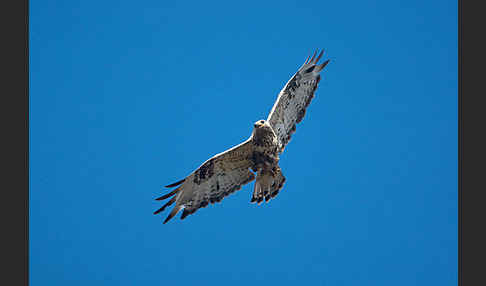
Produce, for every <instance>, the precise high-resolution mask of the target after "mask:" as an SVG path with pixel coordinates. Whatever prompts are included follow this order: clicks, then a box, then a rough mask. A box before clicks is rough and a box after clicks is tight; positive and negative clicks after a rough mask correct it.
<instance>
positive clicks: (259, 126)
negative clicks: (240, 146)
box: [253, 120, 267, 128]
mask: <svg viewBox="0 0 486 286" xmlns="http://www.w3.org/2000/svg"><path fill="white" fill-rule="evenodd" d="M265 123H267V122H266V121H265V120H258V121H257V122H255V123H253V127H255V128H262V127H264V126H265Z"/></svg>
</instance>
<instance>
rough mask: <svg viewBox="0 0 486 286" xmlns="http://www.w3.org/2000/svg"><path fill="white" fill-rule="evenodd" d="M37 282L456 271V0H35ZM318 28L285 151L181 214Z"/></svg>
mask: <svg viewBox="0 0 486 286" xmlns="http://www.w3.org/2000/svg"><path fill="white" fill-rule="evenodd" d="M30 9H31V10H30V76H31V77H30V136H31V137H30V139H31V141H30V178H31V179H30V187H31V188H30V277H31V285H33V286H39V285H52V286H56V285H63V286H64V285H245V286H247V285H252V286H256V285H373V286H376V285H456V284H457V1H410V0H407V1H396V0H391V1H390V0H387V1H385V0H383V1H354V2H353V1H273V2H269V1H239V2H235V1H219V2H214V1H198V2H196V1H193V2H191V1H86V0H85V1H31V3H30ZM316 48H324V49H325V50H326V53H325V57H324V58H330V59H331V63H330V64H329V65H328V66H327V67H326V69H325V71H323V78H322V80H321V83H320V86H319V88H318V90H317V93H316V98H315V99H314V100H313V101H312V104H311V105H310V107H309V109H308V112H307V114H306V117H305V119H304V120H303V121H302V123H301V124H299V125H298V127H297V132H296V133H295V135H294V136H293V138H292V140H291V142H290V144H289V145H288V147H287V149H286V150H285V152H284V153H283V155H282V157H281V167H282V169H283V172H284V174H285V176H286V177H287V182H286V184H285V187H284V189H283V190H282V192H281V193H280V194H279V195H278V196H277V197H276V198H275V199H274V200H272V201H271V202H270V203H269V204H264V205H261V206H256V205H254V204H250V203H249V201H250V198H251V191H252V186H253V185H247V186H245V187H244V188H242V190H241V191H239V192H237V193H235V194H234V195H232V196H230V197H228V198H226V199H224V200H223V202H222V203H220V204H216V205H213V206H211V207H208V208H205V209H202V210H200V211H198V212H197V214H195V215H192V216H190V217H188V218H187V219H185V220H184V221H181V220H180V219H179V218H178V217H177V218H176V219H174V220H172V221H170V223H168V224H166V225H163V224H162V221H163V219H164V217H165V216H166V215H167V211H166V212H164V213H163V214H162V216H154V215H153V212H154V211H155V210H156V209H157V208H158V207H159V206H160V202H156V201H154V198H156V197H157V196H160V195H161V194H163V193H164V192H165V190H164V189H163V188H162V186H164V185H166V184H169V183H172V182H174V181H177V180H178V179H182V178H183V177H184V176H186V175H188V174H189V173H190V172H192V171H193V170H194V168H196V167H198V166H199V165H200V164H201V163H202V162H203V161H205V160H206V159H208V158H209V157H211V156H212V155H214V154H216V153H219V152H221V151H224V150H226V149H228V148H229V147H232V146H234V145H236V144H238V143H240V142H241V141H243V140H244V139H246V138H248V136H249V135H250V133H251V131H252V128H253V126H252V124H253V122H254V121H256V120H258V119H264V118H266V117H267V114H268V112H269V111H270V109H271V107H272V104H273V102H274V100H275V99H276V96H277V93H278V92H279V91H280V89H281V88H282V87H283V85H284V84H285V83H286V82H287V80H288V79H289V78H290V77H291V76H292V75H293V73H294V72H295V71H296V70H297V68H298V67H299V66H300V65H301V64H302V63H303V61H304V60H305V58H306V57H307V56H308V55H309V54H310V53H311V52H313V51H314V50H315V49H316Z"/></svg>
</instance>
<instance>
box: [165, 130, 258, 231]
mask: <svg viewBox="0 0 486 286" xmlns="http://www.w3.org/2000/svg"><path fill="white" fill-rule="evenodd" d="M250 157H251V142H250V139H248V140H246V141H245V142H243V143H241V144H239V145H237V146H235V147H233V148H231V149H229V150H226V151H225V152H222V153H219V154H217V155H215V156H214V157H212V158H210V159H209V160H207V161H206V162H204V163H203V164H202V165H201V166H200V167H199V168H197V169H196V170H195V171H194V172H192V173H191V174H190V175H189V176H187V177H186V178H185V179H183V180H181V181H179V182H177V183H174V184H172V185H169V186H177V185H179V184H181V185H180V186H179V187H178V188H177V189H175V190H173V191H172V192H170V193H169V194H166V195H163V196H162V197H160V198H158V199H159V200H161V199H166V198H169V197H170V196H173V197H172V199H171V200H170V201H169V202H168V203H167V204H165V205H164V206H163V207H162V208H160V209H159V210H157V211H156V212H155V213H156V214H157V213H159V212H161V211H163V210H164V209H165V208H166V207H167V206H169V205H171V204H172V203H174V202H175V206H174V209H173V210H172V211H171V213H170V214H169V216H168V217H167V218H166V220H165V221H164V223H166V222H168V221H169V220H170V219H171V218H173V217H174V216H175V215H176V214H177V212H179V211H180V210H181V209H183V212H182V215H181V219H184V218H186V217H187V216H188V215H190V214H193V213H194V212H196V211H197V210H198V209H200V208H203V207H206V206H207V205H208V204H213V203H216V202H220V201H221V200H222V199H223V198H224V197H226V196H228V195H230V194H232V193H233V192H235V191H237V190H239V189H241V187H242V186H243V185H245V184H247V183H249V182H251V181H252V180H253V179H255V175H254V174H253V173H252V172H251V171H250V170H249V168H250V167H251V166H252V162H251V160H250Z"/></svg>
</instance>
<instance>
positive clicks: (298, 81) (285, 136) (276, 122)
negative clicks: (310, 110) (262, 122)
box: [267, 51, 329, 153]
mask: <svg viewBox="0 0 486 286" xmlns="http://www.w3.org/2000/svg"><path fill="white" fill-rule="evenodd" d="M323 52H324V51H322V52H321V53H320V54H319V56H318V57H317V58H315V56H316V54H317V51H316V52H315V53H314V55H313V56H312V58H311V59H310V60H309V58H307V59H306V61H305V62H304V64H303V65H302V66H301V67H300V68H299V70H298V71H297V73H295V74H294V76H292V78H291V79H290V80H289V81H288V82H287V84H286V85H285V86H284V88H283V89H282V90H281V91H280V93H279V95H278V98H277V101H276V102H275V104H274V105H273V108H272V111H270V114H269V115H268V118H267V121H268V122H270V125H271V126H272V128H273V130H274V131H275V133H276V135H277V137H278V140H279V145H280V153H282V152H283V150H284V149H285V146H286V145H287V143H288V142H289V140H290V137H291V136H292V133H294V132H295V125H296V124H297V123H299V122H300V121H301V120H302V118H304V115H305V111H306V108H307V106H309V104H310V102H311V100H312V98H313V97H314V92H315V91H316V88H317V85H318V83H319V80H320V79H321V76H320V74H319V73H320V71H321V70H322V69H323V68H324V67H325V66H326V65H327V63H329V60H327V61H325V62H324V63H322V64H317V62H318V61H319V59H320V58H321V56H322V54H323Z"/></svg>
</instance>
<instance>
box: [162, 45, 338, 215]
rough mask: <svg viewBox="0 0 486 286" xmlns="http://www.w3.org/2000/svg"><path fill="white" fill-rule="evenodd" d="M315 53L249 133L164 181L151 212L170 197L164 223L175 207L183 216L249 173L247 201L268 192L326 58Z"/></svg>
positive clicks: (278, 180) (276, 183)
mask: <svg viewBox="0 0 486 286" xmlns="http://www.w3.org/2000/svg"><path fill="white" fill-rule="evenodd" d="M316 54H317V51H316V52H315V53H314V54H313V56H312V58H310V59H309V58H307V59H306V61H305V62H304V64H303V65H302V66H301V67H300V68H299V70H298V71H297V73H295V74H294V76H292V78H291V79H290V80H289V81H288V82H287V84H286V85H285V86H284V88H283V89H282V90H281V91H280V93H279V95H278V97H277V101H276V102H275V104H274V106H273V108H272V110H271V112H270V114H269V116H268V118H267V120H259V121H257V122H255V123H254V128H253V132H252V134H251V136H250V138H248V139H247V140H246V141H245V142H243V143H241V144H239V145H237V146H235V147H233V148H231V149H229V150H227V151H225V152H223V153H220V154H217V155H216V156H214V157H212V158H211V159H209V160H207V161H206V162H204V163H203V164H202V165H201V166H200V167H199V168H197V169H196V170H195V171H194V172H192V173H191V174H190V175H189V176H187V177H186V178H184V179H182V180H180V181H178V182H176V183H173V184H170V185H168V186H167V187H168V188H172V187H176V186H177V189H175V190H173V191H171V192H170V193H168V194H165V195H163V196H161V197H159V198H157V200H163V199H167V198H170V197H172V198H171V199H170V200H169V201H168V202H167V203H166V204H165V205H164V206H163V207H161V208H160V209H158V210H157V211H155V213H154V214H157V213H159V212H161V211H163V210H164V209H165V208H166V207H168V206H170V205H172V204H174V203H175V206H174V208H173V209H172V211H171V212H170V214H169V216H168V217H167V218H166V219H165V221H164V223H166V222H168V221H169V220H170V219H171V218H173V217H174V216H175V215H176V214H177V213H178V212H179V211H180V210H183V212H182V215H181V219H184V218H186V217H187V216H188V215H191V214H193V213H195V212H196V211H197V210H198V209H200V208H204V207H206V206H208V205H209V204H213V203H216V202H220V201H221V200H222V199H223V198H224V197H226V196H228V195H230V194H232V193H233V192H235V191H237V190H240V189H241V187H242V186H243V185H245V184H247V183H249V182H251V181H253V180H255V178H256V180H255V186H254V189H253V195H252V198H251V202H256V203H258V204H260V203H261V202H263V201H264V200H265V201H269V200H270V199H272V198H274V197H275V196H276V195H277V194H278V193H279V191H280V190H281V189H282V187H283V184H284V182H285V177H284V176H283V174H282V171H281V169H280V167H279V165H278V162H279V159H280V157H279V156H280V154H281V153H282V152H283V151H284V149H285V146H286V145H287V144H288V142H289V140H290V138H291V136H292V134H293V133H294V132H295V130H296V124H297V123H299V122H300V121H301V120H302V119H303V118H304V115H305V112H306V108H307V107H308V106H309V104H310V102H311V100H312V98H313V97H314V93H315V90H316V88H317V85H318V83H319V81H320V79H321V76H320V74H319V73H320V72H321V70H322V69H323V68H324V67H325V66H326V65H327V64H328V62H329V60H327V61H325V62H324V63H322V64H317V63H318V61H319V60H320V58H321V57H322V55H323V51H321V53H319V55H318V56H317V58H316ZM252 171H253V172H255V173H256V176H255V174H254V173H253V172H252Z"/></svg>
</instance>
